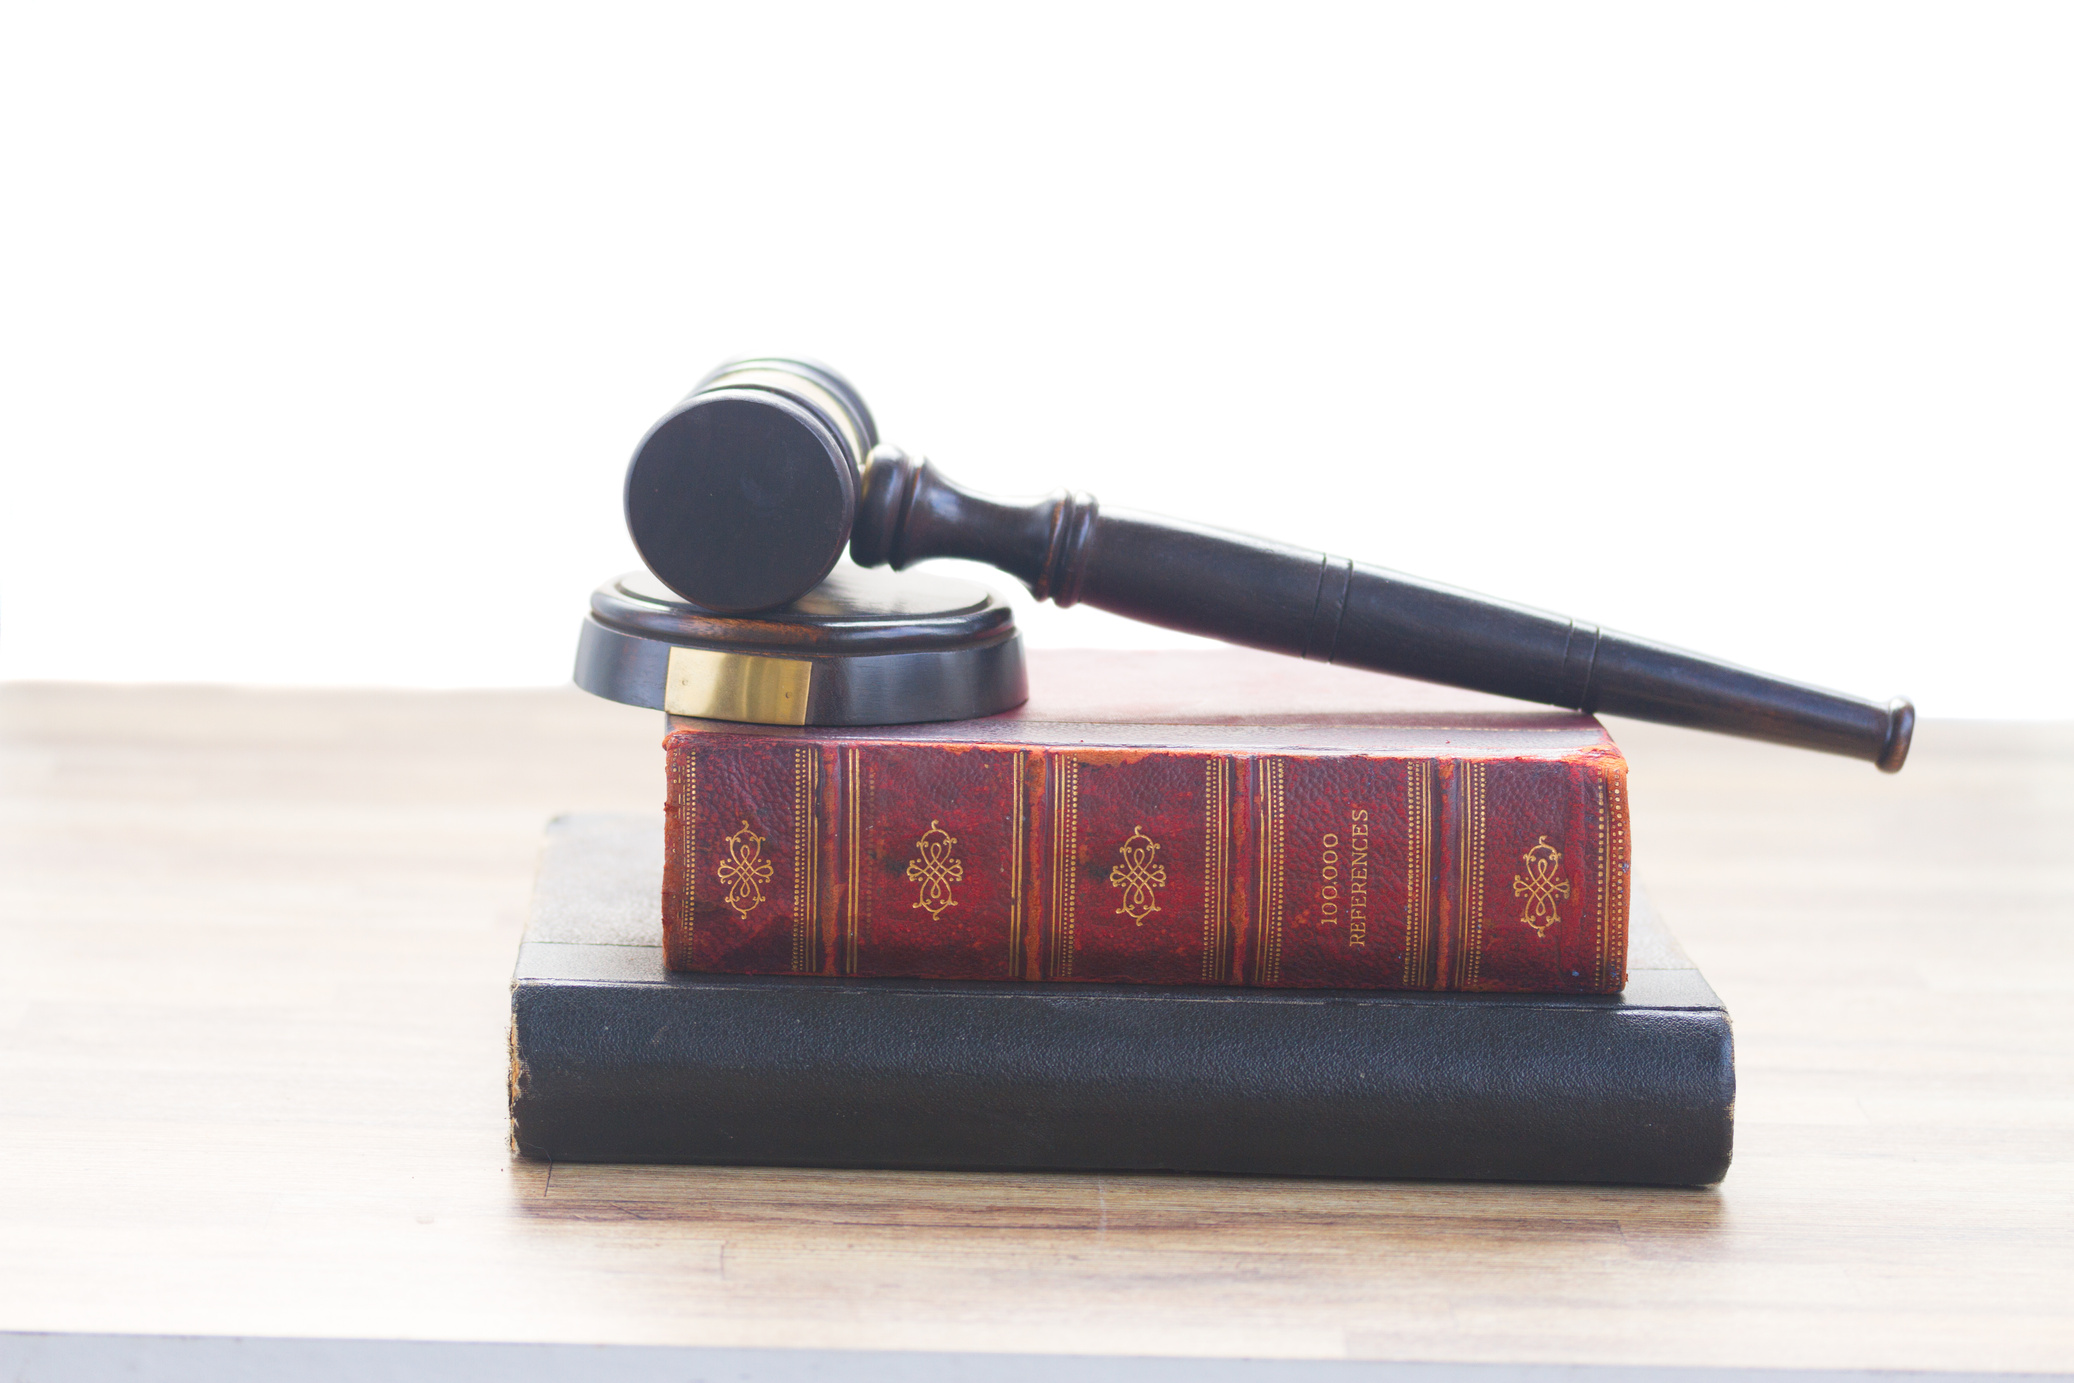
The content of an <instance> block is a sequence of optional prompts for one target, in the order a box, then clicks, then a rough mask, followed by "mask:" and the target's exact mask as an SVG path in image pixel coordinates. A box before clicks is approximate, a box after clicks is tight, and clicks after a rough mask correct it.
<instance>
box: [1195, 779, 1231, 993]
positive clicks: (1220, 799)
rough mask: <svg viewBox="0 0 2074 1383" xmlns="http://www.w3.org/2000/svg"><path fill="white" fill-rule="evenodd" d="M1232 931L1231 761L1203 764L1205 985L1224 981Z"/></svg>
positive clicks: (1203, 975) (1203, 972)
mask: <svg viewBox="0 0 2074 1383" xmlns="http://www.w3.org/2000/svg"><path fill="white" fill-rule="evenodd" d="M1230 928H1231V761H1230V760H1229V759H1206V760H1204V761H1203V970H1202V978H1203V983H1205V984H1211V983H1215V982H1217V981H1219V980H1222V979H1223V978H1224V956H1225V951H1226V946H1225V937H1226V934H1227V933H1228V932H1229V930H1230Z"/></svg>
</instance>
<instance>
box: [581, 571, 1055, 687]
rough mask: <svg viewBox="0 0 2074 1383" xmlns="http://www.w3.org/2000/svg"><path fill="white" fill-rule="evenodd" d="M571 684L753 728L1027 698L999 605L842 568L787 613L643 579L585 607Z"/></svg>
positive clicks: (951, 585) (969, 586) (971, 591)
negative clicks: (715, 605) (728, 603)
mask: <svg viewBox="0 0 2074 1383" xmlns="http://www.w3.org/2000/svg"><path fill="white" fill-rule="evenodd" d="M576 685H577V686H579V687H582V688H583V689H584V690H585V691H587V692H592V693H595V694H596V695H598V696H602V697H605V698H606V699H607V700H611V701H621V702H625V703H626V704H627V705H630V706H647V707H650V708H651V709H654V710H660V711H667V712H669V713H670V714H671V715H682V716H696V717H700V718H703V719H708V720H729V721H739V722H743V723H747V724H754V725H824V726H843V725H912V724H915V723H917V722H920V721H930V720H965V719H969V718H971V717H973V716H985V715H993V714H995V713H997V712H1000V711H1006V710H1009V709H1011V708H1013V707H1016V706H1020V705H1021V704H1022V703H1023V702H1024V700H1026V699H1027V698H1028V696H1029V694H1030V693H1029V683H1028V681H1027V679H1026V677H1025V675H1024V672H1023V644H1022V637H1021V635H1019V634H1018V633H1017V632H1016V628H1015V615H1014V612H1013V611H1011V610H1010V609H1009V607H1008V604H1007V602H1006V601H1004V600H1002V599H1001V597H999V596H997V595H995V594H994V593H993V592H992V591H990V590H988V589H987V588H986V587H984V586H980V585H976V584H974V583H972V582H970V581H957V580H948V579H945V578H942V577H933V576H919V575H915V574H913V573H907V572H888V571H876V570H873V571H866V570H864V569H863V568H860V567H852V566H848V565H843V566H838V567H837V568H836V569H835V570H834V571H833V572H831V573H829V575H828V579H827V580H825V581H823V582H822V583H821V584H820V585H819V586H816V587H815V588H814V589H813V590H811V591H809V592H807V593H806V594H805V595H803V596H801V597H800V598H799V599H798V600H796V601H794V602H793V603H792V604H790V605H786V606H781V607H780V608H778V609H775V610H761V611H758V612H757V613H755V614H753V615H720V614H715V613H713V612H712V611H710V610H704V609H701V608H700V607H698V606H696V605H691V604H687V603H686V602H685V601H683V600H682V599H680V598H679V597H678V596H677V595H676V594H675V593H673V592H671V591H670V590H669V589H668V588H667V587H665V586H664V585H663V584H662V583H661V582H659V581H657V580H656V579H655V578H654V577H652V576H650V575H649V574H648V573H647V572H634V573H631V574H629V575H627V576H622V577H620V578H619V579H618V580H617V581H609V582H607V583H606V584H605V585H603V586H600V587H599V588H598V589H597V590H596V591H595V592H593V593H592V595H591V609H590V614H589V615H588V616H586V617H585V619H584V621H583V632H582V635H581V636H580V637H579V639H578V641H577V645H576Z"/></svg>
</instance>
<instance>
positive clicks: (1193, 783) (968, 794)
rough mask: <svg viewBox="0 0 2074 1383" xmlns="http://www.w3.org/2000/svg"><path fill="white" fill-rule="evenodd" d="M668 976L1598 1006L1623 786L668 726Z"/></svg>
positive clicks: (1479, 765) (1609, 968) (1621, 871)
mask: <svg viewBox="0 0 2074 1383" xmlns="http://www.w3.org/2000/svg"><path fill="white" fill-rule="evenodd" d="M665 748H666V750H667V753H668V765H669V798H668V804H667V831H668V834H667V843H666V850H665V870H664V882H663V891H664V897H663V928H664V943H665V954H666V959H667V961H668V964H669V966H670V968H672V969H675V970H700V971H715V972H724V973H734V974H810V975H886V976H917V977H926V978H944V979H952V978H955V979H1001V980H1075V981H1110V982H1120V983H1138V984H1211V985H1220V984H1221V985H1231V984H1248V985H1269V986H1290V987H1325V988H1356V989H1425V990H1486V991H1512V992H1536V993H1610V992H1612V991H1615V990H1618V989H1620V988H1621V987H1622V986H1623V985H1624V984H1625V983H1626V978H1627V917H1628V872H1629V844H1628V813H1627V791H1626V789H1627V765H1626V762H1625V761H1624V760H1623V759H1622V758H1621V756H1620V754H1619V751H1618V750H1617V749H1615V748H1613V746H1612V745H1611V743H1610V741H1605V742H1602V743H1601V744H1599V745H1595V746H1591V747H1587V748H1581V749H1575V750H1570V751H1566V752H1559V753H1550V754H1532V753H1517V754H1514V753H1490V752H1476V753H1472V752H1458V753H1450V754H1448V755H1446V756H1441V755H1435V754H1432V753H1412V754H1402V753H1400V754H1377V753H1324V752H1274V753H1232V752H1216V751H1209V750H1201V749H1092V748H1085V747H1073V748H1062V747H1048V746H1033V745H1027V744H1022V745H1019V744H984V743H975V744H966V743H928V742H916V741H913V740H904V741H899V740H877V741H875V740H871V739H861V738H807V737H799V736H797V735H796V734H795V735H793V736H783V735H772V736H768V737H766V736H760V735H754V734H739V733H733V734H725V735H716V734H708V733H704V732H700V731H696V730H676V731H673V732H672V733H671V734H670V735H669V737H668V738H667V740H666V741H665Z"/></svg>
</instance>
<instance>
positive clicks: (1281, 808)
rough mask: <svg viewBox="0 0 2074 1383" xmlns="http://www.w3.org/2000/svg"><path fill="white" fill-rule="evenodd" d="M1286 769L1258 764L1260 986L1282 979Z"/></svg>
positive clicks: (1274, 761)
mask: <svg viewBox="0 0 2074 1383" xmlns="http://www.w3.org/2000/svg"><path fill="white" fill-rule="evenodd" d="M1287 769H1288V765H1287V764H1285V763H1284V762H1283V761H1282V760H1280V759H1262V760H1261V761H1260V876H1259V878H1260V904H1259V909H1258V917H1259V922H1260V927H1259V931H1260V959H1259V961H1258V963H1257V964H1256V965H1255V966H1254V976H1255V980H1256V982H1257V983H1260V984H1279V983H1281V980H1282V918H1283V914H1284V907H1283V903H1284V897H1285V893H1284V879H1283V877H1282V876H1283V874H1284V872H1285V870H1284V860H1285V857H1286V854H1287V851H1286V840H1285V838H1284V837H1285V831H1284V821H1285V817H1286V812H1285V804H1284V787H1285V783H1286V781H1287V779H1286V774H1287Z"/></svg>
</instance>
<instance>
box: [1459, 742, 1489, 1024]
mask: <svg viewBox="0 0 2074 1383" xmlns="http://www.w3.org/2000/svg"><path fill="white" fill-rule="evenodd" d="M1488 771H1489V769H1488V766H1487V765H1485V764H1480V763H1465V764H1463V765H1462V907H1461V916H1462V933H1461V937H1462V944H1461V946H1459V947H1458V948H1456V952H1455V954H1456V960H1455V988H1457V989H1473V988H1475V986H1476V983H1477V980H1478V979H1479V978H1480V975H1481V972H1482V970H1483V901H1484V900H1483V895H1484V796H1485V794H1484V786H1485V783H1484V780H1485V775H1486V774H1487V773H1488Z"/></svg>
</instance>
